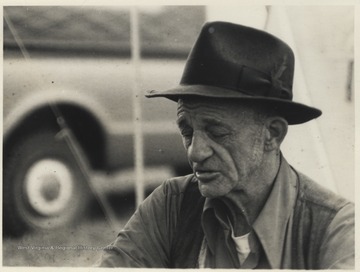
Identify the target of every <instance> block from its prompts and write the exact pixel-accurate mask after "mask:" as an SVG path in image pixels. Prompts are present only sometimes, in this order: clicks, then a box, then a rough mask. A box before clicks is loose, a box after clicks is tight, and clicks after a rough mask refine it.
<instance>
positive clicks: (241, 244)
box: [229, 220, 251, 265]
mask: <svg viewBox="0 0 360 272" xmlns="http://www.w3.org/2000/svg"><path fill="white" fill-rule="evenodd" d="M229 221H230V220H229ZM229 223H230V222H229ZM230 227H231V238H232V239H233V240H234V242H235V247H236V251H237V254H238V257H239V261H240V265H243V263H244V262H245V260H246V258H247V257H248V256H249V254H250V251H251V249H250V244H249V235H250V232H249V233H247V234H244V235H242V236H238V237H235V235H234V229H233V226H232V225H231V224H230Z"/></svg>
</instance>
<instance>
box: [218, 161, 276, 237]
mask: <svg viewBox="0 0 360 272" xmlns="http://www.w3.org/2000/svg"><path fill="white" fill-rule="evenodd" d="M279 168H280V155H277V156H276V158H275V159H274V160H273V162H272V163H271V164H270V165H268V166H267V167H264V168H263V169H264V171H262V173H261V172H260V173H259V174H258V175H257V177H256V178H255V179H254V180H252V181H250V182H249V185H251V186H249V188H247V189H246V190H240V191H234V192H231V193H230V194H229V195H227V196H226V197H224V198H222V200H223V201H224V202H225V204H226V205H227V206H228V207H229V209H230V211H231V215H230V216H231V217H232V221H234V223H236V222H239V221H241V220H243V217H244V216H245V219H246V221H247V222H248V224H249V225H250V226H251V225H252V224H253V223H254V221H255V220H256V218H257V217H258V215H259V213H260V212H261V210H262V208H263V207H264V205H265V203H266V201H267V199H268V197H269V194H270V192H271V189H272V186H273V183H274V181H275V178H276V176H277V173H278V171H279ZM240 218H241V220H239V219H240ZM234 230H235V235H236V236H238V235H239V233H237V231H238V228H237V227H236V224H235V225H234Z"/></svg>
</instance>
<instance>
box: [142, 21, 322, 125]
mask: <svg viewBox="0 0 360 272" xmlns="http://www.w3.org/2000/svg"><path fill="white" fill-rule="evenodd" d="M293 77H294V54H293V52H292V50H291V48H290V47H289V46H288V45H287V44H286V43H284V42H283V41H281V40H280V39H278V38H276V37H274V36H273V35H271V34H269V33H266V32H264V31H261V30H257V29H254V28H250V27H246V26H241V25H236V24H232V23H227V22H211V23H206V24H205V25H204V26H203V28H202V30H201V32H200V35H199V37H198V39H197V41H196V42H195V44H194V46H193V48H192V50H191V52H190V54H189V56H188V59H187V62H186V65H185V69H184V72H183V75H182V78H181V81H180V84H179V86H177V87H175V88H172V89H168V90H165V91H155V90H152V91H149V92H148V94H147V95H146V96H147V97H149V98H151V97H166V98H168V99H171V100H173V101H177V100H178V99H179V98H181V97H185V96H198V97H209V98H229V99H241V100H243V101H259V102H261V103H263V104H265V105H267V106H270V107H271V108H273V109H274V110H275V111H276V112H277V113H278V114H279V115H280V116H282V117H284V118H285V119H286V120H287V121H288V123H289V124H301V123H304V122H307V121H309V120H311V119H314V118H316V117H319V116H320V115H321V111H320V110H319V109H316V108H313V107H310V106H307V105H304V104H301V103H297V102H294V101H293V92H292V85H293Z"/></svg>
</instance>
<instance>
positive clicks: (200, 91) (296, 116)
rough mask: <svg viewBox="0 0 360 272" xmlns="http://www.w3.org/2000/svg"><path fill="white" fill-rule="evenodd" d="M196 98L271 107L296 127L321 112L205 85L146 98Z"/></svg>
mask: <svg viewBox="0 0 360 272" xmlns="http://www.w3.org/2000/svg"><path fill="white" fill-rule="evenodd" d="M186 96H197V97H209V98H230V99H241V100H244V101H246V100H248V101H259V102H263V103H266V104H268V105H271V106H272V108H274V109H275V110H276V111H277V112H278V113H279V115H280V116H282V117H284V118H285V119H286V120H287V122H288V123H289V125H296V124H302V123H305V122H308V121H310V120H312V119H315V118H317V117H319V116H320V115H321V114H322V112H321V110H319V109H317V108H314V107H310V106H307V105H304V104H301V103H297V102H293V101H290V100H284V99H279V98H273V97H263V96H251V95H247V94H244V93H241V92H239V91H235V90H231V89H226V88H220V87H214V86H207V85H180V86H178V87H175V88H172V89H169V90H166V91H154V90H152V91H150V92H149V93H148V94H147V95H146V97H148V98H153V97H165V98H168V99H170V100H173V101H175V102H176V101H178V99H179V98H181V97H186Z"/></svg>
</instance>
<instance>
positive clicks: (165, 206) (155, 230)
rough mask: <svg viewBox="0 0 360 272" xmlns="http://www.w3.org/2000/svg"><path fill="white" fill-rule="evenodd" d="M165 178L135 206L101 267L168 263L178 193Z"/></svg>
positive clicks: (104, 255) (102, 260)
mask: <svg viewBox="0 0 360 272" xmlns="http://www.w3.org/2000/svg"><path fill="white" fill-rule="evenodd" d="M170 187H171V186H169V185H168V182H164V183H163V184H162V185H161V186H160V187H158V188H157V189H155V190H154V192H153V193H152V194H151V195H150V196H149V197H148V198H147V199H145V201H144V202H143V203H142V204H141V205H140V206H139V208H138V209H137V210H136V212H135V213H134V215H133V216H132V217H131V218H130V220H129V221H128V223H127V224H126V225H125V227H124V229H123V230H121V232H120V233H119V235H118V237H117V239H116V240H115V241H114V242H113V243H112V244H111V245H110V246H108V247H107V248H106V249H105V250H104V252H103V255H102V257H101V259H100V261H99V263H98V266H101V267H142V268H145V267H147V268H149V267H158V268H161V267H162V268H166V267H169V262H170V249H171V240H172V239H173V232H174V229H175V226H176V218H177V213H178V207H179V197H180V194H177V193H173V192H171V190H170Z"/></svg>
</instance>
